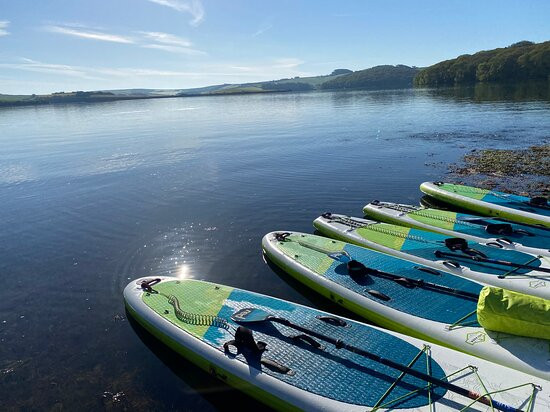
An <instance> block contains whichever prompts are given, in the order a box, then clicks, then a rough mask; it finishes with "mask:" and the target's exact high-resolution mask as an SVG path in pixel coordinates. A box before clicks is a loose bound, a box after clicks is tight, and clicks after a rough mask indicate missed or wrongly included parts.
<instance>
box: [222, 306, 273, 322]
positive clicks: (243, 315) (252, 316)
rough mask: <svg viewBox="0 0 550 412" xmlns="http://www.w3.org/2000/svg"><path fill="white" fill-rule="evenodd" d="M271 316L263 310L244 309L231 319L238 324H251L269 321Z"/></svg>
mask: <svg viewBox="0 0 550 412" xmlns="http://www.w3.org/2000/svg"><path fill="white" fill-rule="evenodd" d="M270 316H271V315H270V314H269V313H267V312H266V311H265V310H262V309H258V308H244V309H241V310H239V311H237V312H235V313H234V314H233V315H231V319H233V320H234V321H235V322H237V323H251V322H262V321H264V320H268V319H269V317H270Z"/></svg>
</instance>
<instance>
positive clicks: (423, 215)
mask: <svg viewBox="0 0 550 412" xmlns="http://www.w3.org/2000/svg"><path fill="white" fill-rule="evenodd" d="M363 213H365V214H366V215H368V216H369V217H370V218H373V219H375V220H379V221H381V222H384V223H391V224H395V225H400V226H407V227H413V228H416V229H422V230H428V231H431V232H437V233H441V234H444V235H446V236H450V237H462V238H464V239H467V240H471V241H474V242H477V243H481V244H490V245H493V246H496V247H498V248H504V249H511V250H517V251H519V252H524V253H530V254H533V255H542V256H548V257H550V229H547V228H543V227H536V226H532V225H522V224H519V223H511V222H507V221H503V220H497V219H491V218H489V217H481V216H476V215H470V214H464V213H457V212H453V211H448V210H439V209H433V208H424V207H419V206H412V205H404V204H399V203H389V202H380V201H377V200H375V201H373V202H371V203H369V204H367V205H366V206H365V207H364V208H363Z"/></svg>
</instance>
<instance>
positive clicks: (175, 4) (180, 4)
mask: <svg viewBox="0 0 550 412" xmlns="http://www.w3.org/2000/svg"><path fill="white" fill-rule="evenodd" d="M148 1H150V2H151V3H156V4H159V5H161V6H165V7H170V8H171V9H174V10H176V11H179V12H182V13H189V14H191V16H192V17H193V19H192V20H191V21H190V22H189V23H190V24H191V25H192V26H198V25H199V24H201V23H202V21H203V20H204V7H203V6H202V2H201V1H200V0H190V1H182V0H148Z"/></svg>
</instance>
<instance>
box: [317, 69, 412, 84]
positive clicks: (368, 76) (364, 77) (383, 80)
mask: <svg viewBox="0 0 550 412" xmlns="http://www.w3.org/2000/svg"><path fill="white" fill-rule="evenodd" d="M418 71H419V69H418V68H417V67H409V66H404V65H402V64H399V65H397V66H389V65H386V66H375V67H371V68H370V69H366V70H359V71H356V72H352V73H348V74H345V75H343V76H339V77H338V78H336V79H333V80H329V81H327V82H324V83H323V84H322V85H321V89H324V90H329V89H330V90H332V89H369V90H374V89H402V88H407V87H412V85H413V79H414V77H415V76H416V74H417V73H418Z"/></svg>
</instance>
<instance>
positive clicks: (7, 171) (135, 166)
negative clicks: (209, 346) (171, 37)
mask: <svg viewBox="0 0 550 412" xmlns="http://www.w3.org/2000/svg"><path fill="white" fill-rule="evenodd" d="M491 96H492V97H490V98H488V99H483V98H481V99H480V98H479V96H478V95H476V94H472V93H470V94H468V93H465V94H462V93H461V94H458V95H455V94H451V95H449V94H448V93H447V94H445V93H443V94H441V93H434V92H430V91H412V90H409V91H391V92H349V93H347V92H345V93H344V92H342V93H306V94H279V95H267V96H259V95H257V96H233V97H231V96H227V97H214V98H212V97H205V98H187V99H161V100H142V101H128V102H114V103H105V104H93V105H86V104H79V105H66V106H52V107H27V108H15V109H2V110H0V205H1V207H0V274H1V282H2V284H1V289H0V340H1V342H0V392H1V394H2V395H1V398H2V404H3V405H2V407H3V408H5V407H6V406H7V407H8V409H26V410H30V409H41V410H42V409H54V410H60V409H63V408H65V409H68V410H74V409H76V408H80V409H84V410H90V409H101V408H106V409H155V410H171V409H183V410H186V409H199V408H200V409H201V410H203V411H209V410H217V409H223V408H224V406H225V407H227V406H231V405H232V404H235V403H238V404H239V405H241V406H242V407H245V408H247V407H255V406H257V405H256V404H255V403H254V401H252V400H250V399H248V398H247V397H245V396H242V395H240V394H239V393H237V392H235V391H232V390H230V389H229V388H228V387H226V386H224V385H222V384H221V383H219V382H218V381H216V380H215V379H214V378H211V377H210V376H209V375H207V374H206V373H203V372H202V371H200V370H198V369H196V368H195V367H193V366H192V365H190V364H189V363H187V362H185V361H182V360H180V359H179V358H177V357H176V356H174V355H173V354H172V353H171V352H170V351H168V350H167V349H166V348H164V347H163V346H161V345H158V344H156V342H154V341H153V340H152V339H150V338H149V337H148V336H147V335H146V334H144V333H143V332H142V331H141V329H140V328H139V327H136V326H135V325H132V323H131V322H129V320H128V319H126V314H125V312H124V305H123V301H122V290H123V288H124V286H125V285H126V284H127V283H128V282H129V281H130V280H131V279H134V278H136V277H138V276H143V275H150V274H151V275H153V274H159V275H174V276H176V275H185V276H188V277H193V278H198V279H205V280H210V281H214V282H219V283H225V284H228V285H232V286H236V287H241V288H246V289H249V290H253V291H257V292H261V293H266V294H270V295H274V296H277V297H281V298H285V299H289V300H292V301H295V302H299V303H304V304H309V305H316V306H318V307H321V308H323V309H328V310H338V309H337V308H334V307H332V306H330V305H329V304H327V302H325V301H324V300H322V299H320V298H318V297H317V296H316V295H314V294H312V293H310V292H308V291H307V290H305V289H304V288H302V287H299V285H296V283H295V282H292V280H290V279H289V278H288V277H286V276H284V275H281V274H277V273H275V272H273V271H272V270H271V269H270V268H269V267H268V266H266V265H265V264H264V262H263V261H262V258H261V253H260V240H261V238H262V236H263V235H264V234H265V233H266V232H268V231H271V230H279V229H287V230H301V231H312V226H311V222H312V220H313V219H314V218H315V217H317V216H318V215H319V214H320V213H322V212H325V211H333V212H342V213H349V214H355V215H358V214H360V212H361V208H362V206H363V205H364V204H365V203H367V202H368V201H370V200H373V199H380V200H388V201H400V202H412V203H417V202H418V200H419V198H420V192H419V191H418V185H419V184H420V183H421V182H422V181H424V180H430V179H431V180H434V179H442V178H444V173H445V171H446V166H447V164H448V163H449V162H454V161H457V160H458V159H459V158H460V156H461V155H462V154H463V153H465V152H467V151H469V150H471V149H472V148H486V147H525V146H527V145H529V144H535V143H540V142H541V141H543V140H546V141H548V138H549V132H548V131H549V130H550V104H549V102H548V100H547V98H546V97H544V98H542V99H541V98H540V96H535V98H529V97H528V96H527V97H525V96H523V95H522V96H521V98H519V99H518V98H517V96H515V97H514V96H513V95H512V96H509V95H506V94H504V95H499V94H497V95H496V97H495V95H494V94H492V95H491ZM116 394H118V396H117V395H116ZM113 395H114V396H113Z"/></svg>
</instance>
